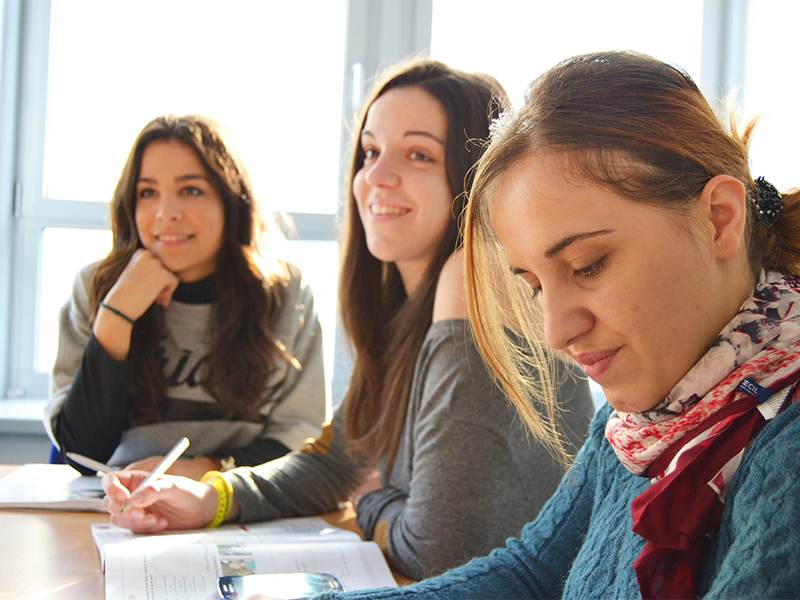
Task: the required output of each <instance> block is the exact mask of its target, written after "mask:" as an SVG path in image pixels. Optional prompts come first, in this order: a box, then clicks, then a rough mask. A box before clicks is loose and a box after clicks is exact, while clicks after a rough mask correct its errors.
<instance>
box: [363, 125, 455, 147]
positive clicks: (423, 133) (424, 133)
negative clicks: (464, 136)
mask: <svg viewBox="0 0 800 600" xmlns="http://www.w3.org/2000/svg"><path fill="white" fill-rule="evenodd" d="M415 135H421V136H425V137H427V138H430V139H432V140H433V141H434V142H437V143H439V144H441V145H442V146H446V145H447V144H445V142H444V140H441V139H439V137H437V136H435V135H433V134H432V133H431V132H430V131H416V130H412V131H406V132H405V133H404V134H403V137H409V136H415ZM365 136H369V137H371V138H374V137H375V135H374V134H373V133H372V132H371V131H370V130H369V129H363V130H362V131H361V137H362V138H363V137H365Z"/></svg>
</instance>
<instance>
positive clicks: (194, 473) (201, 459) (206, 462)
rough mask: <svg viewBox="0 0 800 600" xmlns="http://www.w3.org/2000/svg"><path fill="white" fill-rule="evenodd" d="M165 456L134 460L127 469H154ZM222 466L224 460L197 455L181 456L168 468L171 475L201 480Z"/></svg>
mask: <svg viewBox="0 0 800 600" xmlns="http://www.w3.org/2000/svg"><path fill="white" fill-rule="evenodd" d="M162 458H164V457H163V456H149V457H147V458H143V459H141V460H137V461H136V462H132V463H131V464H129V465H128V466H127V467H125V469H126V470H133V471H152V470H153V469H155V468H156V465H157V464H158V463H159V462H161V459H162ZM221 468H222V462H220V461H219V460H217V459H215V458H209V457H207V456H197V457H195V458H181V459H178V460H176V461H175V463H174V464H173V465H172V466H171V467H170V468H169V469H167V474H169V475H180V476H181V477H188V478H189V479H195V480H197V481H200V478H201V477H202V476H203V475H205V474H206V473H208V472H209V471H219V470H220V469H221Z"/></svg>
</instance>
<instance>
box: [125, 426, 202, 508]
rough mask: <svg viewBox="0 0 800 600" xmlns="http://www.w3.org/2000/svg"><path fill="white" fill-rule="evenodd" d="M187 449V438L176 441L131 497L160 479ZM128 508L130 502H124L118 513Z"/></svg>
mask: <svg viewBox="0 0 800 600" xmlns="http://www.w3.org/2000/svg"><path fill="white" fill-rule="evenodd" d="M188 447H189V439H188V438H185V437H184V438H181V439H180V440H178V443H177V444H175V445H174V446H173V447H172V450H170V451H169V452H167V455H166V456H165V457H164V458H162V459H161V462H160V463H158V464H157V465H156V468H155V469H153V470H152V471H150V474H149V475H148V476H147V477H145V478H144V479H143V480H142V483H140V484H139V485H138V486H136V489H135V490H133V491H132V492H131V496H132V495H133V494H135V493H136V492H138V491H139V490H140V489H142V488H143V487H144V486H146V485H147V484H148V483H150V482H151V481H153V480H154V479H156V478H157V477H161V476H162V475H163V474H164V472H165V471H166V470H167V469H169V468H170V467H171V466H172V464H173V463H174V462H175V461H176V460H178V457H180V455H181V454H183V453H184V451H185V450H186V448H188ZM130 507H131V503H130V500H125V502H123V503H122V506H120V507H119V512H121V513H124V512H125V511H126V510H128V509H129V508H130Z"/></svg>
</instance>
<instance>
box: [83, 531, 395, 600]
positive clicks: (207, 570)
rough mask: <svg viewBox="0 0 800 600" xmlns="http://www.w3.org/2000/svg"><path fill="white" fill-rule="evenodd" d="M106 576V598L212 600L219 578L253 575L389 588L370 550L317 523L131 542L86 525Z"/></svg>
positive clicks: (375, 551)
mask: <svg viewBox="0 0 800 600" xmlns="http://www.w3.org/2000/svg"><path fill="white" fill-rule="evenodd" d="M92 534H93V535H94V540H95V543H96V545H97V549H98V551H99V552H100V558H101V561H102V562H103V565H104V569H105V573H106V598H126V599H127V600H166V599H171V598H180V599H181V600H212V599H216V598H217V593H216V589H217V587H216V586H217V578H218V577H220V576H222V575H247V574H253V573H297V572H304V573H330V574H331V575H334V576H335V577H336V578H337V579H339V581H340V582H341V583H342V585H343V586H344V588H345V589H346V590H357V589H365V588H373V587H382V586H391V587H395V586H396V585H397V584H396V583H395V580H394V577H393V576H392V573H391V571H390V570H389V566H388V565H387V564H386V559H385V558H384V557H383V554H382V553H381V550H380V548H379V547H378V546H377V545H376V544H374V543H372V542H363V541H361V538H359V537H358V536H357V535H356V534H355V533H352V532H350V531H345V530H343V529H339V528H337V527H333V526H331V525H329V524H328V523H326V522H325V521H324V520H323V519H321V518H319V517H307V518H294V519H281V520H278V521H271V522H267V523H252V524H248V525H225V526H223V527H220V528H218V529H203V530H195V531H187V532H175V533H164V534H159V535H136V534H133V533H131V532H130V531H128V530H127V529H121V528H119V527H115V526H113V525H105V524H95V525H92Z"/></svg>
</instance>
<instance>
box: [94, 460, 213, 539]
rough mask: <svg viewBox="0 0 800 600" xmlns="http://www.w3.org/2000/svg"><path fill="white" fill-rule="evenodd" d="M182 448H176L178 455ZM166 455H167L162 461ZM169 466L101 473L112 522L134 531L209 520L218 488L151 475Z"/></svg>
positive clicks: (189, 525) (185, 526)
mask: <svg viewBox="0 0 800 600" xmlns="http://www.w3.org/2000/svg"><path fill="white" fill-rule="evenodd" d="M184 449H185V448H183V449H180V448H179V449H178V450H176V452H177V454H178V455H179V454H180V452H182V451H183V450H184ZM173 450H174V449H173ZM171 453H172V451H171V452H170V454H171ZM168 458H170V456H169V454H168V455H167V456H165V457H164V460H165V461H166V460H167V459H168ZM175 458H177V457H171V459H172V460H175ZM159 466H161V465H159ZM168 468H169V464H167V465H166V466H165V467H163V469H158V468H157V469H154V470H153V472H152V473H147V472H146V471H139V470H135V469H130V470H129V469H122V470H119V471H114V472H112V473H108V474H106V475H105V476H103V490H104V491H105V492H106V497H105V498H104V500H103V506H104V507H105V509H106V510H107V511H108V512H109V513H110V514H111V522H112V523H113V524H114V525H117V526H119V527H125V528H127V529H130V530H131V531H134V532H136V533H157V532H159V531H164V530H166V529H196V528H199V527H203V526H205V525H206V524H207V523H209V522H210V521H211V520H212V519H213V518H214V514H215V512H216V508H217V503H218V496H217V491H216V490H215V489H214V488H213V487H212V486H210V485H207V484H205V483H201V482H199V481H196V480H194V479H189V478H187V477H180V476H176V475H163V474H161V475H154V474H155V473H156V471H159V470H161V471H162V472H163V471H165V470H166V469H168ZM126 505H127V506H128V507H130V508H127V507H126ZM123 509H124V510H123Z"/></svg>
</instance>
